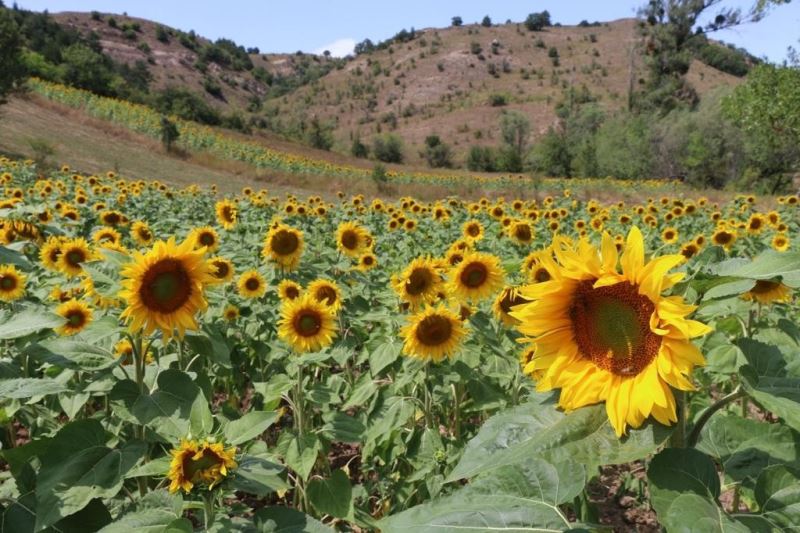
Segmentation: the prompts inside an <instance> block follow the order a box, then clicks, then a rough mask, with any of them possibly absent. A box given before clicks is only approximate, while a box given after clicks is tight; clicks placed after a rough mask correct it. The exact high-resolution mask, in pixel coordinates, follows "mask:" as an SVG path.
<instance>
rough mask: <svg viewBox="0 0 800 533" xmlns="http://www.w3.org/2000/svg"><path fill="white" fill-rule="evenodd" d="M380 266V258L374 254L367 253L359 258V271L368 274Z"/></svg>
mask: <svg viewBox="0 0 800 533" xmlns="http://www.w3.org/2000/svg"><path fill="white" fill-rule="evenodd" d="M377 265H378V257H377V256H376V255H375V254H373V253H372V252H367V253H365V254H364V255H362V256H361V257H359V258H358V270H360V271H361V272H367V271H368V270H372V269H373V268H375V267H376V266H377Z"/></svg>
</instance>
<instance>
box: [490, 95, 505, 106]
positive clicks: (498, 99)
mask: <svg viewBox="0 0 800 533" xmlns="http://www.w3.org/2000/svg"><path fill="white" fill-rule="evenodd" d="M489 104H490V105H491V106H492V107H502V106H504V105H508V96H506V95H505V94H501V93H492V94H491V95H489Z"/></svg>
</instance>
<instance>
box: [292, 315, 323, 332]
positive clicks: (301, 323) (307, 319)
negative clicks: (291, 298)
mask: <svg viewBox="0 0 800 533" xmlns="http://www.w3.org/2000/svg"><path fill="white" fill-rule="evenodd" d="M320 329H322V317H321V316H320V314H319V313H318V312H317V311H314V310H312V309H303V310H302V311H300V312H299V313H297V316H295V317H294V330H295V331H296V332H297V334H298V335H301V336H303V337H313V336H314V335H316V334H317V333H319V330H320Z"/></svg>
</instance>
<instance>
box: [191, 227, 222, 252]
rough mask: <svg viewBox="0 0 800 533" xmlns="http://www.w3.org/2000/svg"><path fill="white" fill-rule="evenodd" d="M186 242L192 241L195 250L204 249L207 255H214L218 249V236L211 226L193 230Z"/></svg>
mask: <svg viewBox="0 0 800 533" xmlns="http://www.w3.org/2000/svg"><path fill="white" fill-rule="evenodd" d="M187 240H190V241H192V243H193V246H194V248H195V249H197V248H203V247H205V249H206V250H205V251H206V252H208V253H214V252H215V251H216V250H217V248H219V235H218V234H217V230H215V229H214V228H212V227H211V226H203V227H202V228H195V229H193V230H192V231H191V232H190V233H189V236H188V237H187Z"/></svg>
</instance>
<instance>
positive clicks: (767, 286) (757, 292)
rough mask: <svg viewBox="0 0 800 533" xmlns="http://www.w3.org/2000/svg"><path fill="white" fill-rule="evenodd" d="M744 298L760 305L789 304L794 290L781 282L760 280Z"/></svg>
mask: <svg viewBox="0 0 800 533" xmlns="http://www.w3.org/2000/svg"><path fill="white" fill-rule="evenodd" d="M742 298H744V299H745V300H748V301H756V302H758V303H760V304H771V303H774V302H789V301H791V299H792V289H790V288H789V287H787V286H786V285H784V284H783V283H781V282H780V281H770V280H766V279H760V280H758V281H756V284H755V286H754V287H753V288H752V289H750V290H749V291H747V292H746V293H744V294H743V295H742Z"/></svg>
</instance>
